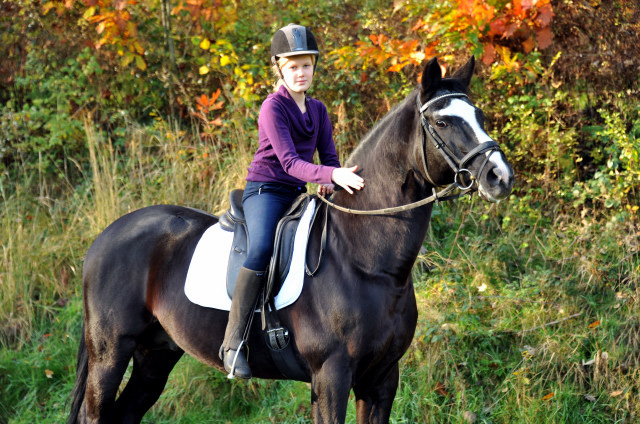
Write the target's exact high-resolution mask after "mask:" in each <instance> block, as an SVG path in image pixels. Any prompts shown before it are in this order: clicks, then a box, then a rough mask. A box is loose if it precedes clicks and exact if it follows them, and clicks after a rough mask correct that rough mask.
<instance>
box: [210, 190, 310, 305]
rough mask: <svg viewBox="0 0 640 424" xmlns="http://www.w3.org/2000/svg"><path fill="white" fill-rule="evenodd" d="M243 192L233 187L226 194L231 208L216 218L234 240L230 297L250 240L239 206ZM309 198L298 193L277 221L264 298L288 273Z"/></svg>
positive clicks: (276, 289)
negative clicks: (297, 231)
mask: <svg viewBox="0 0 640 424" xmlns="http://www.w3.org/2000/svg"><path fill="white" fill-rule="evenodd" d="M243 192H244V190H233V191H232V192H231V193H230V194H229V204H230V207H229V209H228V210H227V211H226V212H225V213H224V214H223V215H222V216H221V217H220V219H219V222H220V227H221V228H222V229H223V230H226V231H231V232H233V243H232V245H231V252H230V253H229V265H228V268H227V293H228V294H229V297H230V298H233V289H234V288H235V285H236V279H237V277H238V273H239V272H240V268H242V265H243V264H244V261H245V259H246V258H247V250H248V246H249V242H250V240H249V236H248V231H247V222H246V220H245V217H244V210H243V208H242V194H243ZM310 200H311V196H310V195H308V194H306V193H305V194H301V195H300V196H298V197H297V198H296V199H295V200H294V202H293V203H292V205H291V207H289V209H288V210H287V211H286V212H285V213H284V215H283V216H282V218H281V219H280V221H279V222H278V226H277V227H276V235H275V242H274V248H273V256H272V258H271V263H270V265H269V272H268V279H267V285H266V289H267V290H266V292H265V297H266V298H267V299H269V298H273V297H275V296H276V295H277V294H278V292H279V291H280V289H281V288H282V283H283V282H284V280H285V278H287V275H288V274H289V267H290V265H291V258H292V256H293V242H294V239H295V235H296V230H297V229H298V224H299V222H300V218H301V217H302V215H303V214H304V211H305V210H306V209H307V206H308V205H309V202H310Z"/></svg>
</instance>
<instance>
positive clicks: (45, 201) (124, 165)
mask: <svg viewBox="0 0 640 424" xmlns="http://www.w3.org/2000/svg"><path fill="white" fill-rule="evenodd" d="M84 128H85V134H86V147H87V151H88V158H89V160H88V163H86V164H78V168H79V169H80V170H81V171H82V173H83V175H84V178H83V180H82V181H80V182H75V183H73V182H72V181H70V179H69V178H66V177H65V178H62V180H61V181H62V183H60V184H59V185H58V186H56V187H51V186H50V185H49V184H50V183H48V182H47V181H46V180H44V179H43V178H40V173H38V174H37V175H32V174H31V173H29V172H27V171H25V172H24V173H22V174H20V175H17V176H15V177H14V178H13V179H12V180H9V179H2V180H0V181H1V183H2V186H1V187H0V195H1V196H2V198H1V200H2V202H1V203H0V223H1V227H2V228H1V229H0V237H1V239H2V247H1V250H0V260H1V264H0V265H1V266H0V287H2V297H1V298H0V346H10V345H15V344H16V343H17V344H21V343H24V342H27V341H28V340H29V338H30V337H31V335H32V330H33V328H34V325H36V324H37V322H38V321H41V320H47V319H51V317H52V316H53V315H52V308H55V307H57V306H61V305H62V306H63V305H64V304H65V303H66V302H67V301H68V299H70V298H72V297H74V296H78V295H79V294H80V279H81V270H82V259H83V256H84V252H86V250H87V249H88V247H89V245H90V243H91V241H92V240H93V239H95V237H96V236H97V235H98V234H99V233H100V232H101V231H102V230H103V229H104V228H105V227H106V226H107V225H109V223H111V222H113V221H114V220H115V219H117V218H118V217H119V216H121V215H123V214H125V213H128V212H131V211H133V210H135V209H138V208H141V207H145V206H149V205H153V204H160V203H164V204H178V205H185V206H190V207H195V208H199V209H202V210H206V211H209V212H212V213H220V212H221V211H223V210H224V209H225V207H227V205H228V199H227V196H228V193H229V191H230V190H232V189H233V188H241V187H242V186H243V185H244V181H243V178H244V175H245V174H246V172H245V168H246V167H247V166H248V164H249V163H250V160H251V154H252V151H251V147H250V143H251V140H252V137H253V135H252V134H247V133H246V131H245V130H244V129H242V128H241V127H232V128H231V130H230V131H229V133H228V134H227V137H228V138H233V139H232V140H225V142H224V143H223V144H222V142H219V143H213V142H202V141H200V140H198V139H197V138H194V137H192V136H190V135H189V134H190V133H188V132H186V131H184V130H180V129H177V128H173V127H171V126H170V125H169V124H168V123H166V122H164V121H161V120H158V121H156V122H155V124H154V125H153V126H150V127H141V126H138V125H133V124H132V125H130V126H129V127H128V128H127V132H126V135H125V140H126V145H125V146H119V147H118V146H116V145H114V143H113V141H112V140H110V139H109V138H108V137H107V136H106V135H105V133H103V132H101V131H99V130H98V129H97V128H96V127H95V125H94V124H93V123H92V122H91V121H90V120H89V119H88V118H86V119H85V120H84ZM191 133H192V132H191ZM70 159H73V158H70Z"/></svg>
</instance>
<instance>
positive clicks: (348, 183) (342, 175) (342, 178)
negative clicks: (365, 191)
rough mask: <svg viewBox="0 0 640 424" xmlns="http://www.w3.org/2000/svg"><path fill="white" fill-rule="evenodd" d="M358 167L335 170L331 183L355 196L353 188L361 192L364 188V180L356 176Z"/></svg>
mask: <svg viewBox="0 0 640 424" xmlns="http://www.w3.org/2000/svg"><path fill="white" fill-rule="evenodd" d="M357 170H358V165H356V166H353V167H351V168H335V169H334V170H333V172H332V173H331V181H333V182H334V183H336V184H338V185H339V186H340V187H342V188H344V189H345V190H346V191H347V192H348V193H349V194H353V190H351V189H352V188H354V189H356V190H360V189H362V188H363V187H364V179H363V178H362V177H361V176H359V175H358V174H356V171H357Z"/></svg>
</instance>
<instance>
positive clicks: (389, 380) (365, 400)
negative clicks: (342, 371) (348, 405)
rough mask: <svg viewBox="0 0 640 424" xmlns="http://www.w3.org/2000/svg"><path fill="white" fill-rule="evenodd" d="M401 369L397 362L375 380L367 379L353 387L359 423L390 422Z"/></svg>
mask: <svg viewBox="0 0 640 424" xmlns="http://www.w3.org/2000/svg"><path fill="white" fill-rule="evenodd" d="M399 376H400V371H399V369H398V364H397V363H395V364H394V365H393V366H392V367H391V368H390V369H389V370H388V371H387V373H386V374H383V375H382V376H379V377H377V378H375V379H374V380H373V381H371V380H369V379H365V381H362V382H358V384H357V385H356V386H355V387H354V388H353V392H354V393H355V395H356V417H357V422H358V424H384V423H388V422H389V416H390V415H391V406H392V404H393V399H394V398H395V396H396V390H397V389H398V378H399Z"/></svg>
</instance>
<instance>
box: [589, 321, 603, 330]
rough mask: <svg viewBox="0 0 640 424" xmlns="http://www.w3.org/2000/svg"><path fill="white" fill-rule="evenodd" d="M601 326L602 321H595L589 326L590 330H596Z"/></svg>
mask: <svg viewBox="0 0 640 424" xmlns="http://www.w3.org/2000/svg"><path fill="white" fill-rule="evenodd" d="M599 325H600V321H599V320H598V321H594V322H592V323H591V324H589V328H596V327H597V326H599Z"/></svg>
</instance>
